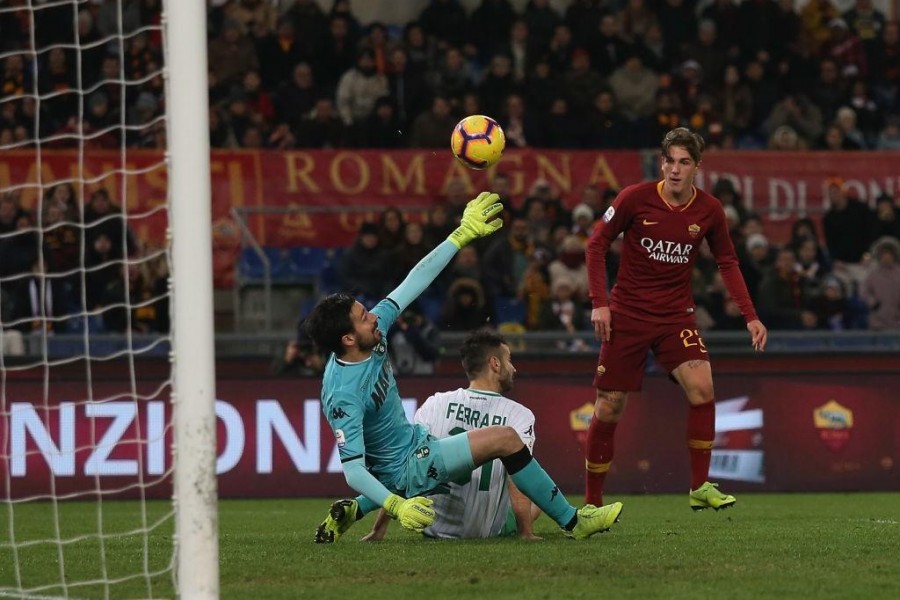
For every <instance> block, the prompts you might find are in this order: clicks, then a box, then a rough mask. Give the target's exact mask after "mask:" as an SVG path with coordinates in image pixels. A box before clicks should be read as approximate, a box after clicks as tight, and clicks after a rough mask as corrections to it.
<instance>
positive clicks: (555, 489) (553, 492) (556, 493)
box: [550, 485, 559, 502]
mask: <svg viewBox="0 0 900 600" xmlns="http://www.w3.org/2000/svg"><path fill="white" fill-rule="evenodd" d="M557 496H559V486H558V485H554V486H553V489H552V490H550V502H553V501H554V500H555V499H556V497H557Z"/></svg>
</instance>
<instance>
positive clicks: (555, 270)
mask: <svg viewBox="0 0 900 600" xmlns="http://www.w3.org/2000/svg"><path fill="white" fill-rule="evenodd" d="M547 270H548V272H549V274H550V287H551V289H552V288H553V287H554V286H555V285H556V283H557V282H559V281H561V280H566V282H568V283H569V287H570V292H569V293H570V295H571V297H572V298H573V299H574V300H575V301H576V302H581V303H583V302H588V301H589V300H590V298H589V289H588V273H587V265H585V260H584V241H583V240H582V239H581V238H579V237H578V236H575V235H569V236H567V237H566V238H565V239H564V240H563V242H562V244H561V245H560V247H559V252H558V254H557V256H556V259H555V260H554V261H552V262H551V263H550V265H549V266H548V267H547Z"/></svg>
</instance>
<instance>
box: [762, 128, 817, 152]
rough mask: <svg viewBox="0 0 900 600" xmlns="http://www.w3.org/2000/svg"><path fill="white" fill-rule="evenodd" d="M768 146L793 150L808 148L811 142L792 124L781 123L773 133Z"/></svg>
mask: <svg viewBox="0 0 900 600" xmlns="http://www.w3.org/2000/svg"><path fill="white" fill-rule="evenodd" d="M767 147H768V148H769V150H783V151H786V152H792V151H797V150H806V149H807V148H809V143H808V142H807V141H806V140H805V139H803V138H801V137H800V136H799V135H797V131H796V130H795V129H794V128H793V127H791V126H790V125H781V126H780V127H778V129H776V130H775V131H774V132H773V133H772V137H770V138H769V143H768V146H767Z"/></svg>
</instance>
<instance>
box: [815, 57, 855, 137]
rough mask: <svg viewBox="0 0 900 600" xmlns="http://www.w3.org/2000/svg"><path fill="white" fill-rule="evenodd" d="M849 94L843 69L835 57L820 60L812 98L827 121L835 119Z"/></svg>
mask: <svg viewBox="0 0 900 600" xmlns="http://www.w3.org/2000/svg"><path fill="white" fill-rule="evenodd" d="M846 95H847V91H846V87H845V82H844V80H843V79H842V77H841V71H840V68H839V67H838V64H837V62H836V61H835V60H834V59H833V58H823V59H822V60H820V61H819V78H818V79H817V80H816V81H815V82H814V84H813V88H812V92H811V95H810V98H811V99H812V101H813V102H814V103H815V105H816V106H817V107H818V108H819V111H820V112H821V113H822V118H823V120H824V121H826V122H831V121H832V120H833V119H834V116H835V113H837V109H838V108H839V107H840V106H841V105H842V104H843V103H844V99H845V97H846Z"/></svg>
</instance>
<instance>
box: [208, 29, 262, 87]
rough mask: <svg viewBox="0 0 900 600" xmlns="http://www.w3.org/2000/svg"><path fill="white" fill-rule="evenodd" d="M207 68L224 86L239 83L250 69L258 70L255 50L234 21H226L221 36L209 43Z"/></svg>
mask: <svg viewBox="0 0 900 600" xmlns="http://www.w3.org/2000/svg"><path fill="white" fill-rule="evenodd" d="M209 68H210V69H211V70H212V71H213V73H214V74H215V76H216V79H217V80H218V81H220V82H221V83H223V84H225V85H232V84H234V83H237V82H239V81H240V80H241V77H243V75H244V73H246V72H247V71H249V70H250V69H259V60H258V59H257V56H256V48H254V47H253V43H252V42H251V41H250V40H249V39H247V38H246V37H245V36H244V34H243V33H242V32H241V26H240V25H239V24H238V23H237V22H236V21H233V20H231V19H228V20H226V21H225V23H224V26H223V28H222V34H221V35H220V36H219V37H218V38H217V39H215V40H213V41H212V42H210V44H209Z"/></svg>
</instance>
